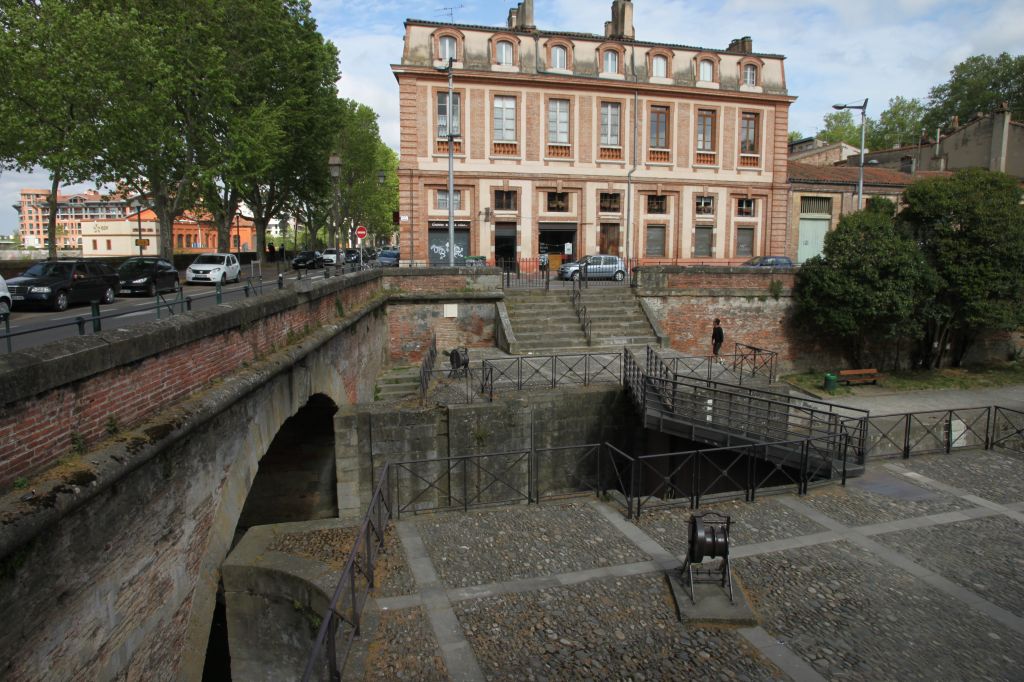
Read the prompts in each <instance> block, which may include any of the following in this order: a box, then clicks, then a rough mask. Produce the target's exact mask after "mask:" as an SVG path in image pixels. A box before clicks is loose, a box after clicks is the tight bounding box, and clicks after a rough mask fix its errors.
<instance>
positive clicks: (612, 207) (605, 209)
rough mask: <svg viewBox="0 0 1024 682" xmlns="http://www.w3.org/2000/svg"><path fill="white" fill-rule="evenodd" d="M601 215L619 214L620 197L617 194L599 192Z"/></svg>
mask: <svg viewBox="0 0 1024 682" xmlns="http://www.w3.org/2000/svg"><path fill="white" fill-rule="evenodd" d="M600 210H601V213H621V212H622V195H621V194H619V193H618V192H601V200H600Z"/></svg>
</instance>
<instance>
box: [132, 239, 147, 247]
mask: <svg viewBox="0 0 1024 682" xmlns="http://www.w3.org/2000/svg"><path fill="white" fill-rule="evenodd" d="M135 246H141V247H142V248H146V247H147V246H149V240H148V239H136V240H135Z"/></svg>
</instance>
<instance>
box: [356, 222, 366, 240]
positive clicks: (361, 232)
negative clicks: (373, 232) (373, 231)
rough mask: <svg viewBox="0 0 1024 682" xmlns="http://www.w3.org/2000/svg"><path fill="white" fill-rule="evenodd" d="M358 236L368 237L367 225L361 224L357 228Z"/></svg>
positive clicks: (360, 237)
mask: <svg viewBox="0 0 1024 682" xmlns="http://www.w3.org/2000/svg"><path fill="white" fill-rule="evenodd" d="M356 237H358V238H359V239H366V227H365V226H363V225H360V226H359V227H357V228H356Z"/></svg>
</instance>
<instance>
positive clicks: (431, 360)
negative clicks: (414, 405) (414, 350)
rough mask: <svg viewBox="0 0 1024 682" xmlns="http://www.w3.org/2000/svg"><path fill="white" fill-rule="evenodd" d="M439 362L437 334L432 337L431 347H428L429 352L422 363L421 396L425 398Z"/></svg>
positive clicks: (425, 354)
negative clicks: (436, 364)
mask: <svg viewBox="0 0 1024 682" xmlns="http://www.w3.org/2000/svg"><path fill="white" fill-rule="evenodd" d="M436 362H437V334H433V335H432V336H431V337H430V345H429V346H427V352H426V353H424V355H423V361H422V362H420V396H424V395H426V393H427V387H428V386H429V385H430V375H431V373H432V372H433V371H434V364H435V363H436Z"/></svg>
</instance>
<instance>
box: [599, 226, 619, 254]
mask: <svg viewBox="0 0 1024 682" xmlns="http://www.w3.org/2000/svg"><path fill="white" fill-rule="evenodd" d="M620 233H621V230H620V229H619V226H618V224H617V223H601V234H600V235H599V236H598V239H597V252H598V253H606V254H608V255H609V256H618V255H619V239H620Z"/></svg>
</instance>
